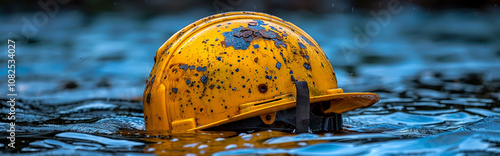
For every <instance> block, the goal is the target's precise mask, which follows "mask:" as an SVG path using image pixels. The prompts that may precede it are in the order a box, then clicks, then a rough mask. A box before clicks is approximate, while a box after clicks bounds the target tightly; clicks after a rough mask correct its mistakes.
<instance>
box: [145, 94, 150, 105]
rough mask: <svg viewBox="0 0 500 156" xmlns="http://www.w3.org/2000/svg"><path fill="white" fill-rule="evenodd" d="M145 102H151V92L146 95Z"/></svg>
mask: <svg viewBox="0 0 500 156" xmlns="http://www.w3.org/2000/svg"><path fill="white" fill-rule="evenodd" d="M146 102H148V103H149V102H151V93H148V96H147V97H146Z"/></svg>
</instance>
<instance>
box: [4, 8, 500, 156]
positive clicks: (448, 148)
mask: <svg viewBox="0 0 500 156" xmlns="http://www.w3.org/2000/svg"><path fill="white" fill-rule="evenodd" d="M152 2H154V1H152ZM224 2H225V1H224ZM258 2H259V1H257V2H255V3H256V5H246V4H245V3H242V4H239V5H235V6H234V7H233V9H235V10H238V9H240V10H253V9H255V10H257V11H259V10H260V11H266V12H269V13H271V14H273V15H276V16H278V17H281V18H283V19H285V20H287V21H290V22H292V23H294V24H296V25H297V26H299V27H300V28H302V29H303V30H305V31H306V32H307V33H308V34H309V35H311V36H312V37H313V38H314V39H315V40H316V41H317V42H318V43H319V44H320V45H321V46H322V48H323V50H324V51H325V53H326V54H327V55H328V57H329V59H330V61H331V63H332V65H333V68H334V70H335V72H336V75H337V79H338V85H339V87H341V88H343V89H344V91H346V92H353V91H370V92H375V93H378V94H380V96H381V97H382V99H381V101H380V102H379V103H377V104H375V105H373V106H371V107H368V108H362V109H357V110H354V111H351V112H348V113H345V114H343V115H344V119H343V121H344V126H345V127H344V128H345V130H344V131H343V132H341V133H326V134H289V133H283V132H277V131H264V132H254V133H241V134H236V133H233V132H198V133H189V134H171V133H168V132H165V133H160V134H159V133H148V132H145V131H144V120H143V114H142V102H141V99H142V92H143V89H144V85H145V80H146V78H147V76H148V74H149V72H150V70H151V68H152V65H153V56H154V55H155V52H156V50H157V48H158V47H159V46H160V45H161V44H162V43H163V42H165V41H166V40H167V39H168V38H169V37H170V35H172V34H173V33H175V32H176V31H178V30H180V29H181V28H182V27H183V26H185V25H187V24H189V23H191V22H193V21H195V20H197V19H200V18H203V17H205V16H209V15H211V14H215V13H217V9H215V11H214V8H211V7H212V6H211V5H210V4H211V3H208V7H196V8H195V9H193V8H192V7H191V6H188V5H189V4H193V3H196V2H193V1H187V2H186V3H187V4H184V3H181V4H164V3H159V2H158V6H156V4H155V6H156V7H153V9H151V10H149V12H148V11H136V10H134V8H135V7H134V6H133V5H131V4H127V5H122V3H121V2H118V3H117V2H114V4H113V2H109V3H111V4H108V3H105V4H101V3H97V2H93V1H90V2H87V3H84V4H86V5H82V6H83V7H82V6H80V5H76V4H73V3H71V4H68V5H67V6H60V8H61V10H60V12H58V13H57V14H56V15H55V16H54V17H51V18H50V21H49V22H48V23H47V24H46V25H44V26H43V27H38V31H37V32H36V33H35V35H33V36H32V37H30V39H29V40H24V38H22V37H21V38H19V39H18V42H17V44H16V51H17V52H16V67H17V68H16V80H17V84H16V85H17V91H18V95H19V96H18V97H17V103H16V121H15V122H16V148H15V149H11V148H8V147H7V144H8V143H9V141H8V140H6V139H5V137H7V135H8V133H7V132H5V131H4V130H6V129H8V128H9V125H8V123H10V120H7V117H6V115H2V118H1V119H0V127H2V129H4V130H3V131H4V132H2V133H1V137H0V138H2V140H1V141H2V144H0V149H2V150H0V153H2V154H15V153H18V154H19V153H20V154H27V155H30V154H31V155H60V154H68V155H89V154H101V155H113V154H124V155H125V154H126V155H134V154H137V155H141V154H148V153H149V154H153V153H157V154H162V153H163V154H176V155H178V154H201V155H203V154H214V153H215V154H217V155H218V154H220V155H224V154H294V155H314V154H317V155H391V154H398V155H399V154H416V155H427V154H430V155H434V154H445V155H446V154H478V155H480V154H491V155H495V154H499V153H500V130H499V129H500V116H499V115H500V102H499V101H500V38H499V36H500V16H499V15H500V10H499V8H498V7H497V5H496V3H495V2H491V3H484V4H483V3H481V4H482V5H479V4H477V3H479V2H477V3H474V4H470V6H469V5H466V4H462V3H461V1H457V2H456V3H454V5H452V6H450V7H451V9H449V8H447V7H444V8H443V5H442V4H426V3H423V2H422V3H419V2H415V3H410V2H406V1H404V2H403V9H402V12H400V13H397V14H391V19H390V20H389V22H388V25H387V26H385V27H381V29H380V33H379V34H377V35H375V36H374V37H369V38H368V41H365V43H367V44H366V46H364V47H357V48H358V51H350V52H345V51H343V50H342V44H344V45H345V44H347V45H351V46H352V45H355V38H356V35H359V34H360V33H359V32H357V31H355V28H356V27H359V28H361V29H364V27H365V25H366V24H367V23H369V22H372V21H376V18H374V17H373V16H371V15H370V13H369V12H370V11H375V12H377V11H381V10H386V7H385V6H386V4H385V3H380V5H379V4H378V3H369V4H370V5H368V6H366V5H363V4H365V3H361V2H353V3H352V4H351V3H348V2H344V1H340V2H329V1H321V3H319V2H318V3H319V4H316V3H314V5H313V6H307V5H299V4H301V3H298V4H295V3H294V4H295V5H294V4H289V6H285V7H283V6H281V7H278V8H279V9H278V11H276V10H274V11H273V9H271V8H272V7H276V5H277V4H275V3H271V4H269V3H262V4H260V3H258ZM171 3H173V2H171ZM225 3H227V2H225ZM7 4H9V3H8V2H2V5H3V7H2V9H1V10H0V11H3V12H9V13H6V14H3V15H0V20H2V21H3V23H2V25H0V33H1V34H2V39H4V40H7V38H6V37H5V36H7V35H6V34H8V33H9V32H14V33H18V34H21V31H22V26H23V24H24V23H23V20H22V19H23V17H28V18H31V17H32V16H33V15H34V14H35V13H36V11H40V10H41V9H36V7H37V6H36V4H33V5H34V8H35V9H34V11H33V10H32V11H23V10H22V9H21V11H16V9H15V8H16V7H12V8H10V7H5V6H6V5H7ZM141 4H142V3H141ZM307 4H309V3H307ZM203 5H205V3H203ZM462 5H465V6H468V7H464V6H462ZM97 6H101V7H97ZM151 6H152V5H151ZM162 6H163V7H165V8H166V9H167V10H169V11H165V12H166V13H162V11H161V9H158V8H161V7H162ZM175 6H178V7H175ZM444 6H447V5H444ZM64 7H66V8H64ZM106 7H108V8H115V9H111V10H109V9H108V10H107V9H106ZM142 7H144V6H142ZM310 7H312V8H310ZM90 8H91V9H90ZM116 8H118V9H116ZM252 8H253V9H252ZM315 8H317V9H315ZM89 10H90V11H89ZM123 10H126V11H123ZM145 10H147V9H145ZM325 10H326V11H325ZM10 11H14V12H10ZM141 12H142V13H141ZM143 12H146V13H143ZM5 51H7V50H6V48H5ZM7 59H8V58H7V52H5V57H0V63H1V64H3V65H6V64H7ZM3 65H2V66H3ZM0 77H3V78H2V80H5V81H2V83H1V84H2V86H5V87H4V88H5V89H0V99H1V100H0V104H1V105H0V108H1V112H2V114H7V113H8V112H9V108H10V106H9V104H8V103H7V102H6V101H8V99H7V97H6V96H5V95H6V94H7V92H8V90H7V87H6V86H7V83H6V78H7V68H0Z"/></svg>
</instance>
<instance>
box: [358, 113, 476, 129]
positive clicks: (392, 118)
mask: <svg viewBox="0 0 500 156" xmlns="http://www.w3.org/2000/svg"><path fill="white" fill-rule="evenodd" d="M349 119H350V121H351V122H354V123H363V125H380V124H394V125H398V124H404V125H408V126H415V125H430V124H438V123H442V122H445V121H455V122H458V124H462V123H468V122H473V121H477V120H479V119H481V117H479V116H475V115H469V114H467V113H464V112H458V113H452V114H441V115H437V116H434V115H415V114H408V113H404V112H395V113H392V114H387V115H358V116H351V117H349Z"/></svg>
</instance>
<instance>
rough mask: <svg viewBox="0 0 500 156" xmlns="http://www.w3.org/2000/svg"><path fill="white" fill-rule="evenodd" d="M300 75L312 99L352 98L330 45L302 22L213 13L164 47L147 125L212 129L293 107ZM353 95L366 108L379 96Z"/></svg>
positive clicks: (147, 100) (149, 91) (148, 93)
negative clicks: (329, 51) (327, 49)
mask: <svg viewBox="0 0 500 156" xmlns="http://www.w3.org/2000/svg"><path fill="white" fill-rule="evenodd" d="M295 81H307V83H308V84H309V94H310V97H311V103H312V102H319V101H328V100H334V99H337V100H336V101H339V100H338V99H339V98H342V99H343V98H346V93H343V91H342V90H341V89H339V88H338V87H337V80H336V77H335V72H334V71H333V68H332V66H331V64H330V62H329V60H328V58H327V57H326V55H325V53H324V52H323V50H322V49H321V48H320V46H319V45H318V44H317V43H316V42H315V41H314V40H313V39H312V38H311V37H310V36H309V35H308V34H307V33H305V32H304V31H303V30H301V29H300V28H298V27H296V26H295V25H293V24H291V23H289V22H287V21H284V20H282V19H280V18H277V17H275V16H271V15H268V14H263V13H257V12H230V13H223V14H217V15H213V16H209V17H206V18H203V19H201V20H198V21H196V22H194V23H192V24H190V25H188V26H186V27H184V28H183V29H182V30H180V31H179V32H177V33H175V34H174V35H173V36H172V37H170V39H168V40H167V42H165V43H164V44H163V45H162V46H161V47H160V48H159V49H158V51H157V53H156V57H155V64H154V66H153V69H152V71H151V74H150V75H149V78H148V81H147V82H148V83H147V85H146V88H145V90H144V100H143V105H144V115H145V116H144V117H145V122H146V129H148V130H196V129H205V128H210V127H213V126H217V125H221V124H224V123H229V122H234V121H238V120H241V119H245V118H249V117H255V116H259V115H265V114H270V113H271V114H272V113H273V112H276V111H279V110H283V109H287V108H292V107H294V106H295V94H296V88H295V86H294V82H295ZM347 95H348V96H349V97H348V98H354V100H356V99H362V100H361V101H362V102H361V103H360V105H362V106H368V105H371V104H373V103H375V102H377V101H378V99H379V97H378V95H376V94H372V93H359V94H347ZM363 99H364V101H363ZM349 101H352V100H349ZM358 101H359V100H358ZM344 103H347V102H344ZM358 103H359V102H358ZM357 107H359V106H357ZM357 107H356V108H357ZM330 108H332V107H330ZM349 109H352V108H347V109H345V110H349ZM345 110H344V111H345ZM331 112H339V111H338V110H331ZM263 120H265V119H263ZM267 123H272V122H271V121H267V122H266V124H267Z"/></svg>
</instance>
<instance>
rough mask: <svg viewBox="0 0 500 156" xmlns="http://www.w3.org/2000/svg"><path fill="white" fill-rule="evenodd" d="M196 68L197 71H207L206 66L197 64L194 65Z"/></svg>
mask: <svg viewBox="0 0 500 156" xmlns="http://www.w3.org/2000/svg"><path fill="white" fill-rule="evenodd" d="M196 70H197V71H199V72H204V71H207V66H203V67H202V66H198V67H196Z"/></svg>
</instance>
